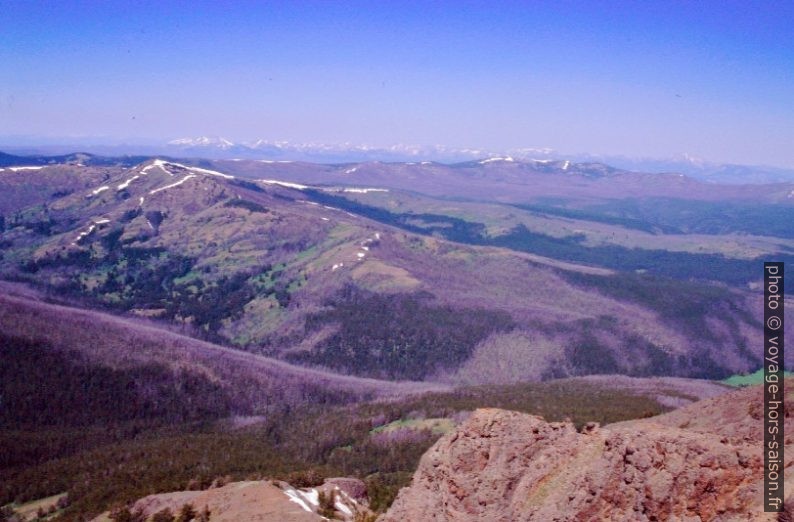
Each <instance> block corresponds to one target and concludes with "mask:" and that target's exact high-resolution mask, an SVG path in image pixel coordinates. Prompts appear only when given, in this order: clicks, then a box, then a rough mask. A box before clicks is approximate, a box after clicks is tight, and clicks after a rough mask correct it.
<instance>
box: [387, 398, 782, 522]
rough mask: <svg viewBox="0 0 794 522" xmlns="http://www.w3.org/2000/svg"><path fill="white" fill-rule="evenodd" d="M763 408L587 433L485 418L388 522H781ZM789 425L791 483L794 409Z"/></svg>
mask: <svg viewBox="0 0 794 522" xmlns="http://www.w3.org/2000/svg"><path fill="white" fill-rule="evenodd" d="M789 386H794V383H789ZM761 401H762V397H761V389H760V387H755V388H751V389H745V390H740V391H737V392H733V393H729V394H726V395H723V396H720V397H716V398H713V399H708V400H705V401H700V402H697V403H694V404H692V405H690V406H687V407H685V408H681V409H680V410H676V411H674V412H672V413H669V414H666V415H662V416H659V417H655V418H651V419H644V420H639V421H630V422H624V423H619V424H614V425H610V426H606V427H599V426H597V425H594V424H591V425H587V426H585V427H583V428H581V429H580V430H577V429H576V427H575V426H574V425H572V424H570V423H549V422H545V421H544V420H543V419H541V418H540V417H535V416H531V415H525V414H520V413H515V412H510V411H504V410H496V409H482V410H477V411H476V412H475V413H474V414H472V415H471V417H470V418H469V419H468V420H467V421H466V422H465V423H464V424H462V425H461V426H460V427H459V428H458V429H457V430H455V431H454V432H452V433H450V434H448V435H446V436H444V437H443V438H442V439H440V440H439V441H438V442H437V443H436V444H435V445H434V446H433V447H432V448H431V449H430V450H428V452H427V453H426V454H425V455H424V456H423V457H422V460H421V463H420V465H419V468H418V470H417V471H416V473H415V475H414V478H413V483H412V485H411V486H410V487H408V488H404V489H403V490H402V491H401V492H400V494H399V495H398V497H397V500H396V501H395V503H394V504H393V506H392V507H391V509H390V510H389V512H388V513H387V514H386V515H385V517H383V518H382V519H381V521H382V522H403V521H407V520H411V521H428V522H431V521H433V522H435V521H438V522H440V521H460V522H468V521H471V522H474V521H477V522H486V521H493V522H496V521H500V522H501V521H504V522H519V521H530V520H531V521H544V522H546V521H591V520H592V521H596V520H615V521H653V520H656V521H666V520H676V521H706V520H709V521H711V520H720V521H727V520H775V518H774V517H775V515H773V514H764V513H763V506H762V488H763V478H762V469H763V457H762V439H761V437H762V435H763V432H762V427H763V420H762V419H761V411H762V402H761ZM786 428H787V433H788V434H789V435H788V437H787V438H786V447H787V450H788V451H787V453H786V469H787V473H786V475H787V477H788V480H787V486H791V485H794V476H789V475H791V463H792V457H793V456H794V451H791V449H789V448H790V445H791V435H792V434H794V425H792V422H791V418H790V415H789V412H788V411H787V412H786ZM789 489H790V488H789V487H787V488H786V491H787V493H788V494H790V493H791V492H790V491H789Z"/></svg>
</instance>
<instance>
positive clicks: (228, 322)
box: [0, 161, 769, 383]
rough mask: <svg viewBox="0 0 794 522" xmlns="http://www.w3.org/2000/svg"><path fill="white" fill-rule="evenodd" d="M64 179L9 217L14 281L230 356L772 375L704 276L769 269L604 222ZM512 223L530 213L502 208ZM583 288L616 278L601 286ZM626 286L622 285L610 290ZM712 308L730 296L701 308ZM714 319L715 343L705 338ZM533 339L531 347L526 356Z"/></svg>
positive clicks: (277, 191) (738, 309)
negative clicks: (622, 234)
mask: <svg viewBox="0 0 794 522" xmlns="http://www.w3.org/2000/svg"><path fill="white" fill-rule="evenodd" d="M58 168H60V167H46V168H45V169H42V170H41V171H40V172H41V175H42V178H41V182H42V183H50V184H51V185H50V186H51V190H50V191H42V195H41V197H40V200H39V201H38V203H37V204H35V205H27V204H26V203H25V202H22V203H20V208H18V209H17V210H15V211H14V212H13V213H11V214H9V216H8V219H7V220H6V222H5V225H4V226H5V231H4V232H3V236H2V241H3V244H4V245H5V248H4V249H3V251H2V259H0V277H3V278H6V279H15V280H19V281H24V282H26V283H28V284H31V285H35V286H37V287H38V288H40V289H42V291H45V292H49V294H50V295H52V296H53V297H55V298H60V299H69V300H71V301H73V302H77V303H80V304H81V305H82V306H88V307H93V308H102V309H106V310H110V311H113V312H114V313H123V314H125V315H127V316H138V317H145V318H147V319H151V320H157V321H161V322H165V323H168V324H171V325H174V326H176V327H177V328H178V329H179V330H180V331H181V332H183V333H185V334H188V335H190V336H193V337H196V338H200V339H203V340H207V341H211V342H213V343H217V344H222V345H226V346H234V347H239V348H243V349H245V350H247V351H250V352H253V353H258V354H263V355H268V356H273V357H278V358H282V359H286V360H289V361H293V362H299V363H301V364H304V365H311V366H317V367H323V368H331V369H335V370H338V371H344V372H348V373H354V374H357V375H362V376H370V377H378V378H388V379H413V380H418V379H435V378H438V377H439V376H444V375H450V374H455V372H457V371H459V370H461V369H463V368H464V367H465V371H466V373H467V378H466V380H467V381H469V382H480V383H481V382H508V381H509V382H512V381H521V380H537V379H540V378H549V377H560V376H566V375H583V374H587V373H610V372H621V373H627V374H631V375H668V374H674V375H683V376H699V377H721V376H725V375H730V374H731V373H735V372H740V371H748V370H750V369H752V368H755V367H757V365H758V353H757V349H756V348H755V347H756V346H757V342H756V341H755V338H756V337H758V336H760V330H759V328H758V322H757V320H756V319H755V317H756V315H757V314H755V313H754V312H753V308H752V304H751V302H750V301H749V298H750V294H748V293H747V292H746V291H736V292H734V293H730V292H722V291H721V290H719V289H718V288H716V287H715V286H714V285H711V284H708V283H705V282H703V281H690V280H689V279H691V278H693V277H701V276H702V277H703V278H707V279H723V280H725V281H729V280H730V281H732V282H739V279H741V280H742V281H745V279H742V278H744V277H745V275H746V273H747V270H745V269H747V268H748V267H752V266H755V261H751V260H749V259H747V258H739V257H730V256H728V255H726V254H727V252H721V251H720V252H717V251H714V252H711V253H695V252H693V251H689V250H686V249H685V248H688V247H686V246H685V245H684V244H681V245H679V246H680V248H682V249H684V250H677V251H667V250H663V249H659V248H653V249H641V248H635V247H633V246H632V247H631V248H629V246H627V245H629V244H631V243H630V242H631V241H637V242H642V241H645V240H646V236H648V237H656V236H655V235H653V234H647V233H645V232H643V234H645V235H644V236H632V237H631V238H630V239H627V240H626V241H629V242H628V243H625V244H624V243H619V242H616V243H608V242H607V243H606V244H604V243H599V241H601V240H605V239H606V238H607V237H608V234H611V233H613V232H614V229H609V228H608V229H603V230H602V229H599V228H598V227H599V226H601V225H599V224H596V225H595V226H593V227H591V228H589V229H587V232H586V233H582V234H581V235H576V234H578V233H575V229H572V228H571V227H576V226H579V225H578V224H574V225H570V226H569V228H568V229H565V228H558V229H553V230H549V231H548V233H546V232H538V231H537V230H538V229H537V227H541V229H542V227H543V226H545V225H546V224H549V223H552V222H551V221H548V220H545V221H544V220H541V221H533V219H535V218H534V217H532V216H531V215H530V214H531V213H529V212H523V211H521V210H520V209H516V208H515V207H505V206H504V205H494V204H489V205H485V204H472V205H474V206H466V205H468V204H466V205H464V204H463V203H461V205H463V206H461V209H463V211H465V212H463V214H461V212H462V211H461V210H460V209H458V211H456V212H457V213H456V212H452V211H451V210H449V209H446V210H445V209H444V208H439V207H438V205H441V204H442V203H443V202H441V201H440V200H432V201H433V202H434V203H433V205H436V206H434V207H432V208H431V209H429V210H432V211H429V212H428V211H425V212H421V207H422V205H430V203H428V202H429V201H431V199H429V198H423V197H418V196H417V197H413V198H411V197H408V196H406V195H405V194H394V195H391V194H390V193H384V192H376V193H372V194H374V195H373V196H372V197H373V198H376V197H377V198H392V197H394V198H403V199H404V198H406V197H408V201H410V202H411V205H413V207H411V209H398V210H399V211H395V210H392V209H391V208H382V207H377V206H374V205H370V204H365V203H362V202H361V201H358V200H357V199H356V200H354V199H350V198H349V197H348V196H351V197H355V198H359V199H361V198H364V197H369V194H370V193H366V192H340V190H343V189H338V188H334V187H323V188H321V189H300V187H297V188H296V187H295V186H285V185H283V184H279V183H277V182H273V181H272V180H270V181H259V182H253V181H248V180H242V179H235V178H230V177H228V175H227V174H224V173H222V172H216V171H211V170H206V169H203V168H194V167H191V166H189V165H183V164H179V163H171V162H163V161H159V162H158V161H154V162H149V163H146V164H144V165H140V166H137V167H135V168H131V169H124V168H121V167H101V168H100V167H84V168H82V169H81V168H78V167H68V169H71V170H69V173H70V174H71V175H72V176H73V177H75V178H76V179H81V180H82V181H81V183H83V184H84V185H85V188H83V189H80V190H74V191H73V192H69V193H66V194H55V193H54V192H52V190H54V189H55V186H57V184H58V182H59V180H60V177H59V176H60V174H58V175H56V173H57V172H58ZM63 168H67V167H63ZM36 172H39V171H36ZM37 175H38V174H37ZM53 176H55V177H53ZM3 179H5V177H4V178H3ZM15 180H16V181H15ZM48 180H49V181H48ZM7 183H8V184H9V186H21V187H24V186H26V184H25V182H24V180H23V179H22V180H20V179H16V178H13V177H12V178H9V180H7ZM343 196H345V197H343ZM377 201H380V202H381V203H383V204H385V203H384V202H383V201H382V200H377ZM386 201H387V202H388V201H391V200H390V199H387V200H386ZM401 201H402V199H401ZM447 204H448V205H452V206H454V205H457V203H455V204H452V203H449V202H447ZM26 205H27V206H26ZM417 205H418V206H417ZM387 206H388V205H387ZM505 209H508V211H509V212H513V213H514V214H515V215H514V216H513V217H512V218H510V217H506V216H504V215H502V214H499V212H506V210H505ZM445 212H446V213H445ZM467 212H469V213H470V215H468V214H466V213H467ZM522 212H523V213H522ZM480 213H482V214H480ZM453 214H454V215H453ZM461 216H462V217H461ZM480 219H482V221H479V220H480ZM544 219H545V218H544ZM577 223H582V222H581V221H580V222H577ZM552 224H553V223H552ZM554 226H561V224H560V223H556V224H555V225H554ZM566 226H567V225H566ZM530 227H532V228H530ZM615 228H619V227H615ZM624 230H625V229H624ZM571 234H574V235H571ZM598 238H600V239H598ZM753 244H754V245H755V243H753ZM758 245H760V246H757V248H768V247H769V245H768V243H763V242H762V243H759V244H758ZM709 260H710V261H709ZM703 263H705V264H703ZM739 265H742V267H744V268H741V267H739ZM605 267H607V268H605ZM637 267H643V269H644V270H648V276H647V277H643V278H637V277H634V276H633V275H629V276H626V277H622V276H621V277H618V276H615V277H614V281H615V282H616V283H609V284H606V283H604V281H607V279H603V278H607V277H609V276H610V274H614V270H611V268H618V269H620V270H622V271H629V272H630V271H631V270H633V269H635V268H637ZM739 268H741V270H740V269H739ZM698 270H699V271H701V272H698ZM743 270H744V272H743ZM752 271H755V269H752ZM660 273H662V274H669V275H671V276H674V277H672V278H673V279H676V278H677V279H679V280H682V281H684V282H682V283H681V284H680V285H676V284H674V283H671V282H670V281H669V279H671V278H668V277H664V276H660V275H659V274H660ZM578 274H590V275H591V276H592V277H596V276H598V277H602V279H598V278H597V277H596V279H590V280H588V281H589V282H588V283H587V284H584V283H583V282H582V280H581V278H579V277H578ZM698 274H700V275H698ZM721 274H722V275H721ZM742 274H745V275H742ZM723 276H724V277H723ZM737 277H738V278H739V279H736V280H735V281H734V279H731V278H737ZM617 283H620V291H606V290H605V288H603V287H604V286H605V284H606V286H610V285H612V286H614V284H617ZM679 287H680V288H679ZM552 289H553V291H552ZM710 294H714V295H716V294H720V296H721V297H720V298H719V299H717V300H716V301H711V300H709V299H707V298H701V297H697V298H692V297H691V296H706V295H710ZM637 295H640V296H654V295H670V296H674V297H671V299H669V300H668V301H667V302H668V303H673V302H681V303H686V304H687V306H686V314H683V315H682V314H678V317H672V316H671V313H670V310H668V309H661V308H659V307H660V306H661V307H662V308H664V303H663V302H660V301H659V300H655V299H646V298H636V296H637ZM353 296H357V297H353ZM673 315H674V314H673ZM684 316H685V317H684ZM385 318H388V320H385ZM707 321H708V325H709V326H708V328H709V331H711V332H713V335H710V336H709V337H708V338H707V339H706V345H705V346H704V344H703V341H704V340H703V339H702V338H701V337H700V336H699V334H698V333H697V332H696V331H695V329H693V328H691V327H688V326H687V325H688V324H698V323H700V324H706V322H707ZM516 339H519V340H522V339H523V340H530V341H528V342H527V343H524V342H523V341H521V343H522V344H521V346H519V347H518V348H519V349H518V350H513V349H512V348H511V349H508V346H513V345H515V342H516ZM726 341H727V342H729V343H730V345H729V347H728V348H727V356H724V357H720V358H714V357H710V356H709V357H704V355H708V354H710V353H717V352H721V353H726V348H725V346H724V343H725V342H726ZM745 347H749V348H745ZM495 353H500V354H502V355H503V356H505V357H506V359H504V360H503V364H502V368H503V369H502V370H498V369H497V368H496V367H495V366H494V365H490V368H489V369H488V371H479V370H478V362H477V361H479V360H486V361H487V360H493V359H494V357H493V355H494V354H495ZM511 354H522V355H520V360H519V359H517V356H516V355H511ZM697 361H702V363H700V364H693V363H695V362H697ZM516 368H521V371H513V369H516ZM508 375H510V378H509V379H507V376H508Z"/></svg>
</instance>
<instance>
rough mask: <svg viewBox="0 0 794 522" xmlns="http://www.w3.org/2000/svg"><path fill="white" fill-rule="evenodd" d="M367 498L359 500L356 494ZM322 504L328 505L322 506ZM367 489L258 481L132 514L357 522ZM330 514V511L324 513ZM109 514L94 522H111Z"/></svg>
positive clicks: (168, 498)
mask: <svg viewBox="0 0 794 522" xmlns="http://www.w3.org/2000/svg"><path fill="white" fill-rule="evenodd" d="M362 488H363V490H364V493H363V494H362V497H361V498H360V499H359V500H356V499H355V498H354V496H353V495H354V494H356V493H357V492H361V491H362ZM323 498H325V499H327V500H326V505H323ZM365 499H366V487H365V486H364V483H363V482H361V481H360V480H357V479H348V478H337V479H329V480H328V481H326V482H325V483H324V484H323V485H322V486H318V487H314V488H294V487H292V486H290V485H289V484H287V483H286V482H278V481H269V480H254V481H244V482H231V483H229V484H226V485H224V486H221V487H216V488H211V489H207V490H201V491H174V492H171V493H158V494H155V495H149V496H147V497H143V498H142V499H139V500H138V501H137V502H135V503H134V504H133V505H132V506H131V509H130V510H131V511H132V512H139V513H142V514H143V515H144V516H145V517H147V519H148V518H149V517H152V516H153V515H154V514H155V513H158V512H160V511H162V510H164V509H168V510H170V511H171V513H173V514H177V513H179V510H180V509H181V508H182V506H183V505H184V504H191V505H192V506H193V507H194V509H195V510H196V511H197V512H201V511H202V510H203V509H204V508H205V507H206V508H207V509H208V510H209V511H210V520H211V521H212V522H320V521H322V520H329V517H331V516H333V519H334V520H340V521H348V522H352V521H353V520H354V519H355V518H356V516H357V515H367V514H370V511H369V509H368V508H367V506H366V500H365ZM324 508H325V509H324ZM108 520H109V518H108V514H107V513H105V514H103V515H100V516H99V517H97V518H96V519H95V521H94V522H105V521H108Z"/></svg>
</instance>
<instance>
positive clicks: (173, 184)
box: [149, 174, 196, 195]
mask: <svg viewBox="0 0 794 522" xmlns="http://www.w3.org/2000/svg"><path fill="white" fill-rule="evenodd" d="M195 177H196V175H195V174H188V175H187V176H185V177H184V178H182V179H180V180H179V181H177V182H176V183H171V184H170V185H166V186H165V187H160V188H156V189H154V190H151V191H149V195H151V194H157V193H158V192H161V191H163V190H168V189H170V188H174V187H178V186H179V185H181V184H182V183H184V182H185V181H187V180H189V179H190V178H195Z"/></svg>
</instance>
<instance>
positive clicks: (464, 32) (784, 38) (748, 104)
mask: <svg viewBox="0 0 794 522" xmlns="http://www.w3.org/2000/svg"><path fill="white" fill-rule="evenodd" d="M793 28H794V2H791V1H780V2H775V1H759V2H751V1H747V0H745V1H741V2H729V1H725V0H721V1H715V2H692V1H687V2H680V3H679V2H674V1H670V0H665V1H659V2H595V1H582V2H560V1H555V2H498V1H490V2H464V1H454V2H453V1H449V2H442V1H436V2H430V1H428V2H408V1H403V0H401V1H399V2H398V1H386V0H384V1H369V2H360V3H359V2H342V1H332V0H326V1H322V2H299V1H295V2H243V1H226V2H223V1H221V0H218V1H215V2H197V1H190V2H166V1H158V2H73V1H69V2H66V1H55V0H50V1H40V2H36V1H5V0H0V136H10V135H35V136H78V135H82V136H86V135H88V136H105V137H112V138H119V139H129V138H152V139H158V140H160V139H171V138H177V137H184V136H198V135H221V136H225V137H227V138H229V139H232V140H250V139H254V138H265V139H270V140H290V141H299V142H310V141H317V142H329V143H340V142H353V143H365V144H371V145H381V146H382V145H389V144H393V143H406V144H417V145H430V144H443V145H448V146H455V147H482V148H489V149H494V150H501V149H507V148H514V147H552V148H554V149H557V150H560V151H565V152H591V153H603V154H627V155H647V156H660V157H665V156H670V155H676V154H680V153H685V152H686V153H689V154H692V155H695V156H701V157H705V158H708V159H712V160H716V161H732V162H745V163H766V164H771V165H782V166H794V146H793V145H792V144H794V29H793Z"/></svg>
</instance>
